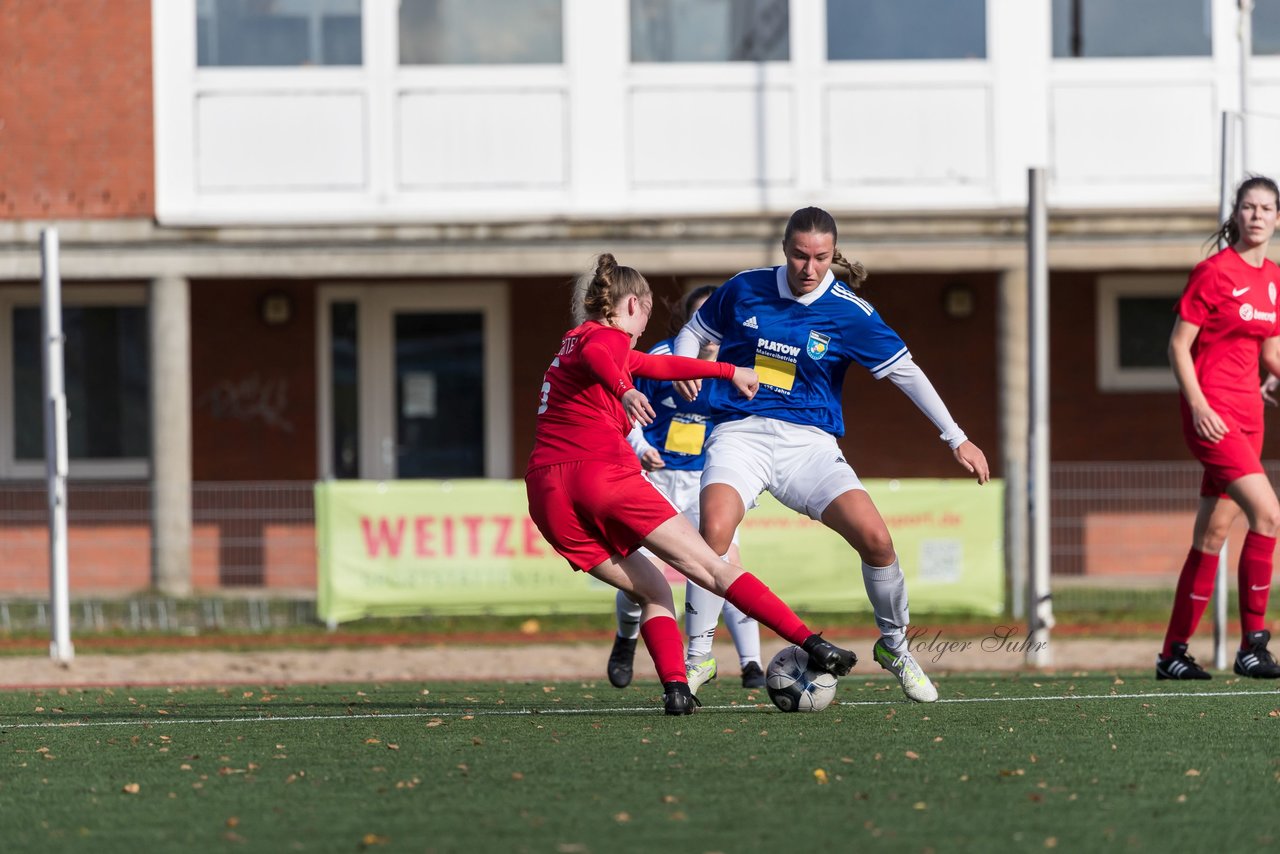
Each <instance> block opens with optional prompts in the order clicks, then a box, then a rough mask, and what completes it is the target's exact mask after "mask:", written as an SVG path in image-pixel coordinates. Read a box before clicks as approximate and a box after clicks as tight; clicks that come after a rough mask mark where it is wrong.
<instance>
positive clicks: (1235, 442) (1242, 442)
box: [1182, 407, 1264, 498]
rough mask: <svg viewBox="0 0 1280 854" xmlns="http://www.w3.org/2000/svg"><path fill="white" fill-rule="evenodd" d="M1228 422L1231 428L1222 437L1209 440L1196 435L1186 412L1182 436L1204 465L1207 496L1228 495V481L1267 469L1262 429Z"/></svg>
mask: <svg viewBox="0 0 1280 854" xmlns="http://www.w3.org/2000/svg"><path fill="white" fill-rule="evenodd" d="M1184 409H1185V407H1184ZM1227 426H1228V427H1230V428H1231V431H1230V432H1229V433H1227V435H1225V436H1223V437H1222V439H1221V441H1219V442H1216V443H1215V442H1210V441H1209V440H1208V439H1202V438H1200V437H1199V436H1197V435H1196V431H1195V428H1194V427H1192V426H1191V418H1190V416H1189V415H1188V414H1186V413H1185V412H1184V413H1183V422H1182V436H1183V438H1184V439H1185V440H1186V442H1187V447H1188V448H1190V449H1191V453H1192V455H1193V456H1195V458H1196V459H1197V460H1199V461H1200V464H1201V465H1203V466H1204V477H1203V478H1202V479H1201V481H1200V495H1201V496H1203V497H1205V498H1219V497H1221V496H1224V495H1226V494H1227V485H1228V484H1230V483H1234V482H1235V481H1237V480H1239V479H1240V478H1242V477H1244V476H1245V475H1247V474H1263V473H1264V469H1263V468H1262V431H1261V430H1258V431H1256V432H1246V431H1244V430H1241V429H1240V428H1239V427H1238V426H1236V425H1234V424H1228V425H1227Z"/></svg>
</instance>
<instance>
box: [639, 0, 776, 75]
mask: <svg viewBox="0 0 1280 854" xmlns="http://www.w3.org/2000/svg"><path fill="white" fill-rule="evenodd" d="M790 37H791V19H790V12H789V10H788V4H787V0H631V61H632V62H786V61H787V60H788V59H790V58H791V47H790Z"/></svg>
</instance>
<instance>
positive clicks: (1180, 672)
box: [1156, 643, 1240, 679]
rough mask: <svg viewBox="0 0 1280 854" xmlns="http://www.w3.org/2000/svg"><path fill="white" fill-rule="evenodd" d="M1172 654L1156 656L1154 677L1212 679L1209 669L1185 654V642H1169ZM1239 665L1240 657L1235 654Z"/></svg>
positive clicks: (1237, 665)
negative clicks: (1166, 656)
mask: <svg viewBox="0 0 1280 854" xmlns="http://www.w3.org/2000/svg"><path fill="white" fill-rule="evenodd" d="M1169 650H1170V652H1172V653H1173V654H1172V655H1170V656H1169V657H1168V658H1165V657H1164V656H1163V655H1157V656H1156V679H1212V678H1213V677H1212V676H1211V675H1209V671H1207V670H1205V669H1204V668H1203V667H1201V666H1200V665H1198V664H1196V660H1195V659H1194V658H1192V657H1191V656H1189V655H1187V645H1186V644H1185V643H1175V644H1171V645H1170V647H1169ZM1239 666H1240V657H1239V656H1236V667H1239Z"/></svg>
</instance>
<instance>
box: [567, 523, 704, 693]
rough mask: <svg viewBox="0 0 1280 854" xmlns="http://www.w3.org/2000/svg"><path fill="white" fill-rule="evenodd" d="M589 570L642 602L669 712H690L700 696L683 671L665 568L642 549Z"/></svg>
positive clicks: (644, 631) (643, 630)
mask: <svg viewBox="0 0 1280 854" xmlns="http://www.w3.org/2000/svg"><path fill="white" fill-rule="evenodd" d="M674 518H676V519H680V518H681V517H679V516H676V517H674ZM686 524H688V523H687V522H686ZM589 572H590V573H591V575H592V576H593V577H595V578H597V579H599V580H601V581H603V582H605V583H606V584H609V585H611V586H613V587H616V588H618V590H620V591H622V592H624V593H626V594H627V595H628V596H630V597H631V598H632V599H634V600H636V601H637V602H639V603H640V635H641V637H643V638H644V644H645V647H646V648H647V649H648V650H649V655H650V656H651V657H652V658H653V663H654V665H655V667H656V668H657V670H658V678H659V679H660V680H661V682H662V688H663V703H664V705H665V707H666V712H667V714H669V715H687V714H691V713H692V712H693V710H694V709H695V708H696V706H697V699H696V698H695V697H694V696H693V694H692V693H691V692H690V691H689V684H688V680H686V678H685V675H684V644H683V643H682V642H681V639H680V630H679V628H678V626H677V625H676V618H675V603H674V601H673V600H672V598H671V585H669V584H668V583H667V580H666V578H665V577H664V576H663V575H662V572H661V571H660V570H659V569H658V568H657V567H656V566H654V565H653V563H652V562H651V561H649V559H648V558H647V557H645V556H644V555H643V554H641V553H640V552H635V553H632V554H631V555H629V556H628V557H625V558H623V557H620V556H618V555H613V556H612V557H610V558H609V559H608V560H606V561H604V562H603V563H600V564H598V565H597V566H594V567H592V568H591V569H590V570H589Z"/></svg>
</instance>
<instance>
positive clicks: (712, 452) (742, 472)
mask: <svg viewBox="0 0 1280 854" xmlns="http://www.w3.org/2000/svg"><path fill="white" fill-rule="evenodd" d="M706 453H707V466H706V468H704V469H703V470H702V488H703V489H705V488H706V487H707V486H708V485H709V484H712V483H724V484H728V485H729V486H732V487H733V488H734V489H736V490H737V491H738V495H740V496H741V497H742V505H743V506H744V507H745V508H746V509H748V510H750V509H751V508H752V507H755V506H756V498H757V497H758V496H759V495H760V493H762V492H764V491H765V490H766V489H767V490H769V492H770V494H772V495H773V497H774V498H776V499H778V500H779V501H781V502H782V503H783V504H785V505H786V506H788V507H790V508H791V509H792V510H794V511H796V512H797V513H803V514H805V515H806V516H808V517H809V518H810V519H813V520H814V521H815V522H820V521H822V512H823V511H824V510H826V509H827V506H828V505H829V504H830V503H831V502H832V501H835V500H836V498H837V497H839V496H841V495H843V494H844V493H846V492H849V491H850V490H854V489H861V490H863V491H865V490H866V487H864V486H863V485H862V481H860V480H858V476H857V475H856V474H854V471H853V468H852V467H851V466H850V465H849V464H848V463H847V462H845V459H844V454H843V453H842V452H841V450H840V446H839V445H837V444H836V437H835V436H832V435H831V434H830V433H825V432H823V431H822V430H820V429H818V428H817V427H806V426H802V425H800V424H792V423H790V422H787V421H778V420H777V419H774V418H761V417H760V416H757V415H752V416H750V417H748V418H743V419H741V420H739V421H727V422H725V423H723V424H717V425H716V427H715V429H714V430H712V431H711V436H710V437H709V438H708V439H707V445H706Z"/></svg>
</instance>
